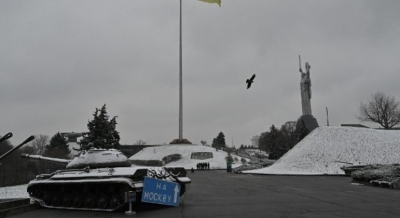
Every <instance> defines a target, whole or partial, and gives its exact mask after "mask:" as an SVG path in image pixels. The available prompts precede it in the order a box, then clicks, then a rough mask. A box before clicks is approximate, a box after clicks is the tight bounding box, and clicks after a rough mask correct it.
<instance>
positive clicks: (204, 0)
mask: <svg viewBox="0 0 400 218" xmlns="http://www.w3.org/2000/svg"><path fill="white" fill-rule="evenodd" d="M199 1H202V2H208V3H217V4H218V5H219V6H220V7H221V0H199Z"/></svg>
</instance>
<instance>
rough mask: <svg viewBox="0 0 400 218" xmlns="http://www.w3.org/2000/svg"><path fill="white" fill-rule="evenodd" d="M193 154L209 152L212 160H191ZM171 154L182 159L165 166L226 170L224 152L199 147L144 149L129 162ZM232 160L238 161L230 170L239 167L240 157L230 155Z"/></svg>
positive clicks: (154, 158) (158, 158) (159, 158)
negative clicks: (199, 164) (202, 164)
mask: <svg viewBox="0 0 400 218" xmlns="http://www.w3.org/2000/svg"><path fill="white" fill-rule="evenodd" d="M193 152H211V153H212V154H213V158H210V159H204V160H199V159H191V154H192V153H193ZM171 154H181V155H182V159H180V160H178V161H175V162H171V163H168V164H166V165H165V166H180V167H184V168H185V169H191V168H192V167H193V169H196V164H197V163H202V162H207V163H210V169H226V160H225V157H226V156H227V155H228V154H227V153H226V152H225V151H222V150H219V151H216V150H215V148H211V147H208V146H201V145H187V144H185V145H162V146H157V147H148V148H144V149H143V150H141V151H140V152H138V153H136V154H135V155H133V156H132V157H130V158H129V159H130V160H162V158H163V157H165V156H168V155H171ZM231 156H232V157H233V158H235V157H237V159H238V160H239V161H237V162H235V163H233V164H232V168H234V167H238V166H241V165H242V163H241V162H240V159H241V157H239V156H236V155H233V154H231Z"/></svg>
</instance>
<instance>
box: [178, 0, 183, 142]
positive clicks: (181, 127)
mask: <svg viewBox="0 0 400 218" xmlns="http://www.w3.org/2000/svg"><path fill="white" fill-rule="evenodd" d="M179 3H180V4H179V6H180V7H179V140H182V138H183V137H182V135H183V122H182V111H183V107H182V0H179Z"/></svg>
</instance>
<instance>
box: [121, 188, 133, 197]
mask: <svg viewBox="0 0 400 218" xmlns="http://www.w3.org/2000/svg"><path fill="white" fill-rule="evenodd" d="M129 191H133V190H132V188H131V187H129V186H127V185H123V186H122V187H121V189H120V190H119V196H120V198H125V193H126V192H129Z"/></svg>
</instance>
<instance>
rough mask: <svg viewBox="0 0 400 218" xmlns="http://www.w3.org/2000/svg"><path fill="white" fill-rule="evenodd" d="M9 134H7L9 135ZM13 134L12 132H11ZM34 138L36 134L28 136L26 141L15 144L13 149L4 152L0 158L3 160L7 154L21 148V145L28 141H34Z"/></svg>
mask: <svg viewBox="0 0 400 218" xmlns="http://www.w3.org/2000/svg"><path fill="white" fill-rule="evenodd" d="M8 134H10V133H8ZM8 134H7V135H8ZM7 135H5V136H7ZM5 136H4V137H5ZM11 136H12V133H11ZM11 136H9V137H8V138H11ZM4 137H3V138H4ZM3 138H2V139H3ZM8 138H6V139H8ZM34 138H35V136H33V135H32V136H30V137H29V138H27V139H26V140H25V141H24V142H22V143H21V144H19V145H17V146H15V147H14V148H13V149H11V150H9V151H7V152H6V153H5V154H3V155H2V156H1V157H0V160H2V159H3V158H5V157H6V156H7V155H9V154H11V153H12V152H14V151H15V150H17V149H18V148H20V147H21V146H23V145H25V144H26V143H28V142H30V141H32V140H33V139H34Z"/></svg>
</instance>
